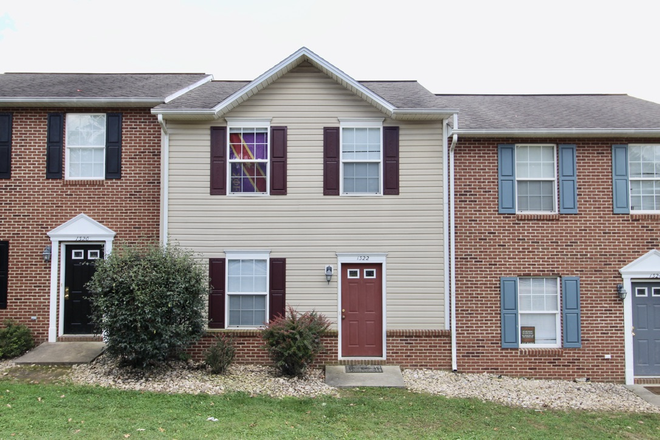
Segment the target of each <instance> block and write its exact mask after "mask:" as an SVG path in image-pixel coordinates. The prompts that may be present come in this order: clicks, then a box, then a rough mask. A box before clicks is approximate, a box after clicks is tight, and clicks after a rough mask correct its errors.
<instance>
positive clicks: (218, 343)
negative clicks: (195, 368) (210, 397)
mask: <svg viewBox="0 0 660 440" xmlns="http://www.w3.org/2000/svg"><path fill="white" fill-rule="evenodd" d="M234 356H236V346H235V344H234V338H232V337H230V336H228V335H226V334H222V335H220V336H218V337H216V338H215V344H213V345H212V346H211V347H209V349H208V350H207V351H206V365H208V366H209V367H210V368H211V373H213V374H222V373H224V372H225V371H226V370H227V368H228V367H229V365H231V363H232V362H233V361H234Z"/></svg>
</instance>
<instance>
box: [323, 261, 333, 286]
mask: <svg viewBox="0 0 660 440" xmlns="http://www.w3.org/2000/svg"><path fill="white" fill-rule="evenodd" d="M332 272H333V269H332V266H330V265H328V266H325V280H326V281H327V282H328V284H330V280H331V279H332Z"/></svg>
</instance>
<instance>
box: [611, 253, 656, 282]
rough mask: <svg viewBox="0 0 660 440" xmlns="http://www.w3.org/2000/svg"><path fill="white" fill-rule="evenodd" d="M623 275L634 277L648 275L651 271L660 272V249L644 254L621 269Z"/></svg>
mask: <svg viewBox="0 0 660 440" xmlns="http://www.w3.org/2000/svg"><path fill="white" fill-rule="evenodd" d="M619 272H620V273H621V275H623V276H628V277H632V278H634V277H635V276H640V277H648V276H649V274H650V273H654V274H657V273H659V272H660V251H658V250H656V249H654V250H652V251H649V252H647V253H646V254H644V255H642V256H641V257H639V258H638V259H636V260H635V261H633V262H632V263H630V264H628V265H626V266H625V267H624V268H622V269H620V270H619Z"/></svg>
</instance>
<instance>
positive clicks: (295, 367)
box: [261, 307, 330, 377]
mask: <svg viewBox="0 0 660 440" xmlns="http://www.w3.org/2000/svg"><path fill="white" fill-rule="evenodd" d="M329 327H330V321H328V319H327V318H326V317H325V316H323V315H320V314H318V313H316V312H315V311H311V312H305V313H298V312H296V311H295V310H294V309H293V307H288V309H287V313H286V316H279V317H277V318H276V319H274V320H273V321H271V322H270V324H268V326H267V327H266V328H265V329H264V330H262V332H261V337H262V338H263V340H264V342H265V343H266V348H267V349H268V352H269V354H270V357H271V359H272V360H273V362H274V363H275V366H276V367H277V368H278V369H279V370H280V372H281V373H282V374H284V375H285V376H291V377H294V376H297V377H300V376H303V375H304V374H305V371H306V370H307V367H308V366H309V365H310V364H311V363H312V362H314V359H316V356H317V355H318V354H319V353H321V351H322V350H323V348H324V347H323V343H322V342H321V336H323V334H324V333H325V332H326V331H327V330H328V328H329Z"/></svg>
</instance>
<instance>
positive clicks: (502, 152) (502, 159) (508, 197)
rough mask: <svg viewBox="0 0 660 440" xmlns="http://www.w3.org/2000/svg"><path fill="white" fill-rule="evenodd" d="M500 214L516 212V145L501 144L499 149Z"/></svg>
mask: <svg viewBox="0 0 660 440" xmlns="http://www.w3.org/2000/svg"><path fill="white" fill-rule="evenodd" d="M497 177H498V179H499V195H498V197H499V212H500V214H515V213H516V146H515V145H513V144H501V145H499V146H498V151H497Z"/></svg>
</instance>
